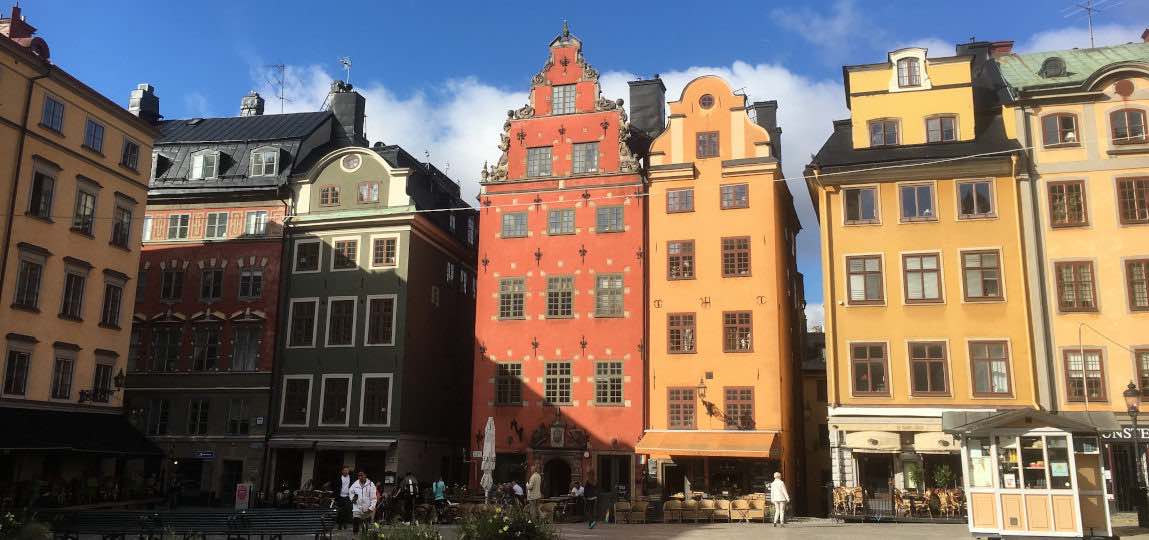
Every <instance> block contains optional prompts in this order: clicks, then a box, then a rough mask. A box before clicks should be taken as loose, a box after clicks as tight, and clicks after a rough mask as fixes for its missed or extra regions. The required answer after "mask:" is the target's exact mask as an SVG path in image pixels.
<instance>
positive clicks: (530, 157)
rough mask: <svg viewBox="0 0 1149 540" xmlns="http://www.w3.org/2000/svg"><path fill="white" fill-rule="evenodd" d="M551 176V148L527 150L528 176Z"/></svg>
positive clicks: (541, 147)
mask: <svg viewBox="0 0 1149 540" xmlns="http://www.w3.org/2000/svg"><path fill="white" fill-rule="evenodd" d="M550 175H551V147H549V146H540V147H537V148H527V176H528V177H534V176H550Z"/></svg>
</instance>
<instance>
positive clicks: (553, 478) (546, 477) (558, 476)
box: [543, 458, 571, 497]
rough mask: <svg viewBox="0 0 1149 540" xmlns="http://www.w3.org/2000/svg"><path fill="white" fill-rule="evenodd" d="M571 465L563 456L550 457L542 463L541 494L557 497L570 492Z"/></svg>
mask: <svg viewBox="0 0 1149 540" xmlns="http://www.w3.org/2000/svg"><path fill="white" fill-rule="evenodd" d="M570 489H571V466H570V465H569V464H567V461H566V460H565V459H563V458H551V460H550V461H548V462H546V464H545V465H543V496H544V497H558V496H559V495H565V494H567V493H570Z"/></svg>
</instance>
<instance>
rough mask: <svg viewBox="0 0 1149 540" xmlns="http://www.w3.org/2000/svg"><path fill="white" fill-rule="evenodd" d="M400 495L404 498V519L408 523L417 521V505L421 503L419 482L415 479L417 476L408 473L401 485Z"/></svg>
mask: <svg viewBox="0 0 1149 540" xmlns="http://www.w3.org/2000/svg"><path fill="white" fill-rule="evenodd" d="M399 489H400V494H402V497H403V519H405V520H406V521H407V523H413V522H414V521H415V505H416V504H417V503H418V502H419V481H418V480H416V479H415V475H414V474H412V473H411V471H407V475H406V476H404V477H403V482H402V483H400V484H399Z"/></svg>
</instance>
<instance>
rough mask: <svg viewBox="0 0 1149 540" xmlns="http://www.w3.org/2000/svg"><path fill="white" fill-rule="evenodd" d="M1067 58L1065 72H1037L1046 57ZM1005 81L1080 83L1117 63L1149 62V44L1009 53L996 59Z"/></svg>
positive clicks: (1026, 85) (1018, 84) (1023, 85)
mask: <svg viewBox="0 0 1149 540" xmlns="http://www.w3.org/2000/svg"><path fill="white" fill-rule="evenodd" d="M1054 56H1057V57H1060V58H1061V59H1062V60H1064V61H1065V70H1066V75H1065V76H1063V77H1049V78H1044V77H1042V76H1041V75H1040V74H1039V73H1038V72H1039V71H1041V64H1042V63H1043V62H1045V60H1046V59H1047V58H1051V57H1054ZM996 61H997V64H998V67H999V69H1000V70H1001V76H1002V77H1003V78H1004V79H1005V82H1006V84H1008V85H1009V86H1011V87H1013V88H1015V89H1018V90H1030V89H1034V88H1048V87H1058V86H1076V85H1080V84H1081V83H1082V82H1084V81H1085V80H1086V79H1088V78H1089V76H1090V75H1093V73H1094V72H1095V71H1097V70H1098V69H1101V68H1103V67H1105V66H1108V65H1110V64H1114V63H1117V62H1129V61H1141V62H1149V43H1127V44H1125V45H1114V46H1112V47H1097V48H1095V49H1069V50H1065V51H1046V52H1035V53H1025V54H1007V55H1005V56H1001V57H999V58H997V59H996Z"/></svg>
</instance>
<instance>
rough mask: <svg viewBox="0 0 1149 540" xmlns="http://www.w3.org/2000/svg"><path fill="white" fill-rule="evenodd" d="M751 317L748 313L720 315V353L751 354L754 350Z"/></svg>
mask: <svg viewBox="0 0 1149 540" xmlns="http://www.w3.org/2000/svg"><path fill="white" fill-rule="evenodd" d="M752 321H753V315H752V314H751V312H749V311H732V312H726V313H723V314H722V351H723V352H751V351H753V350H754V341H753V339H752V334H751V331H752V330H753V326H754V325H753V322H752Z"/></svg>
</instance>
